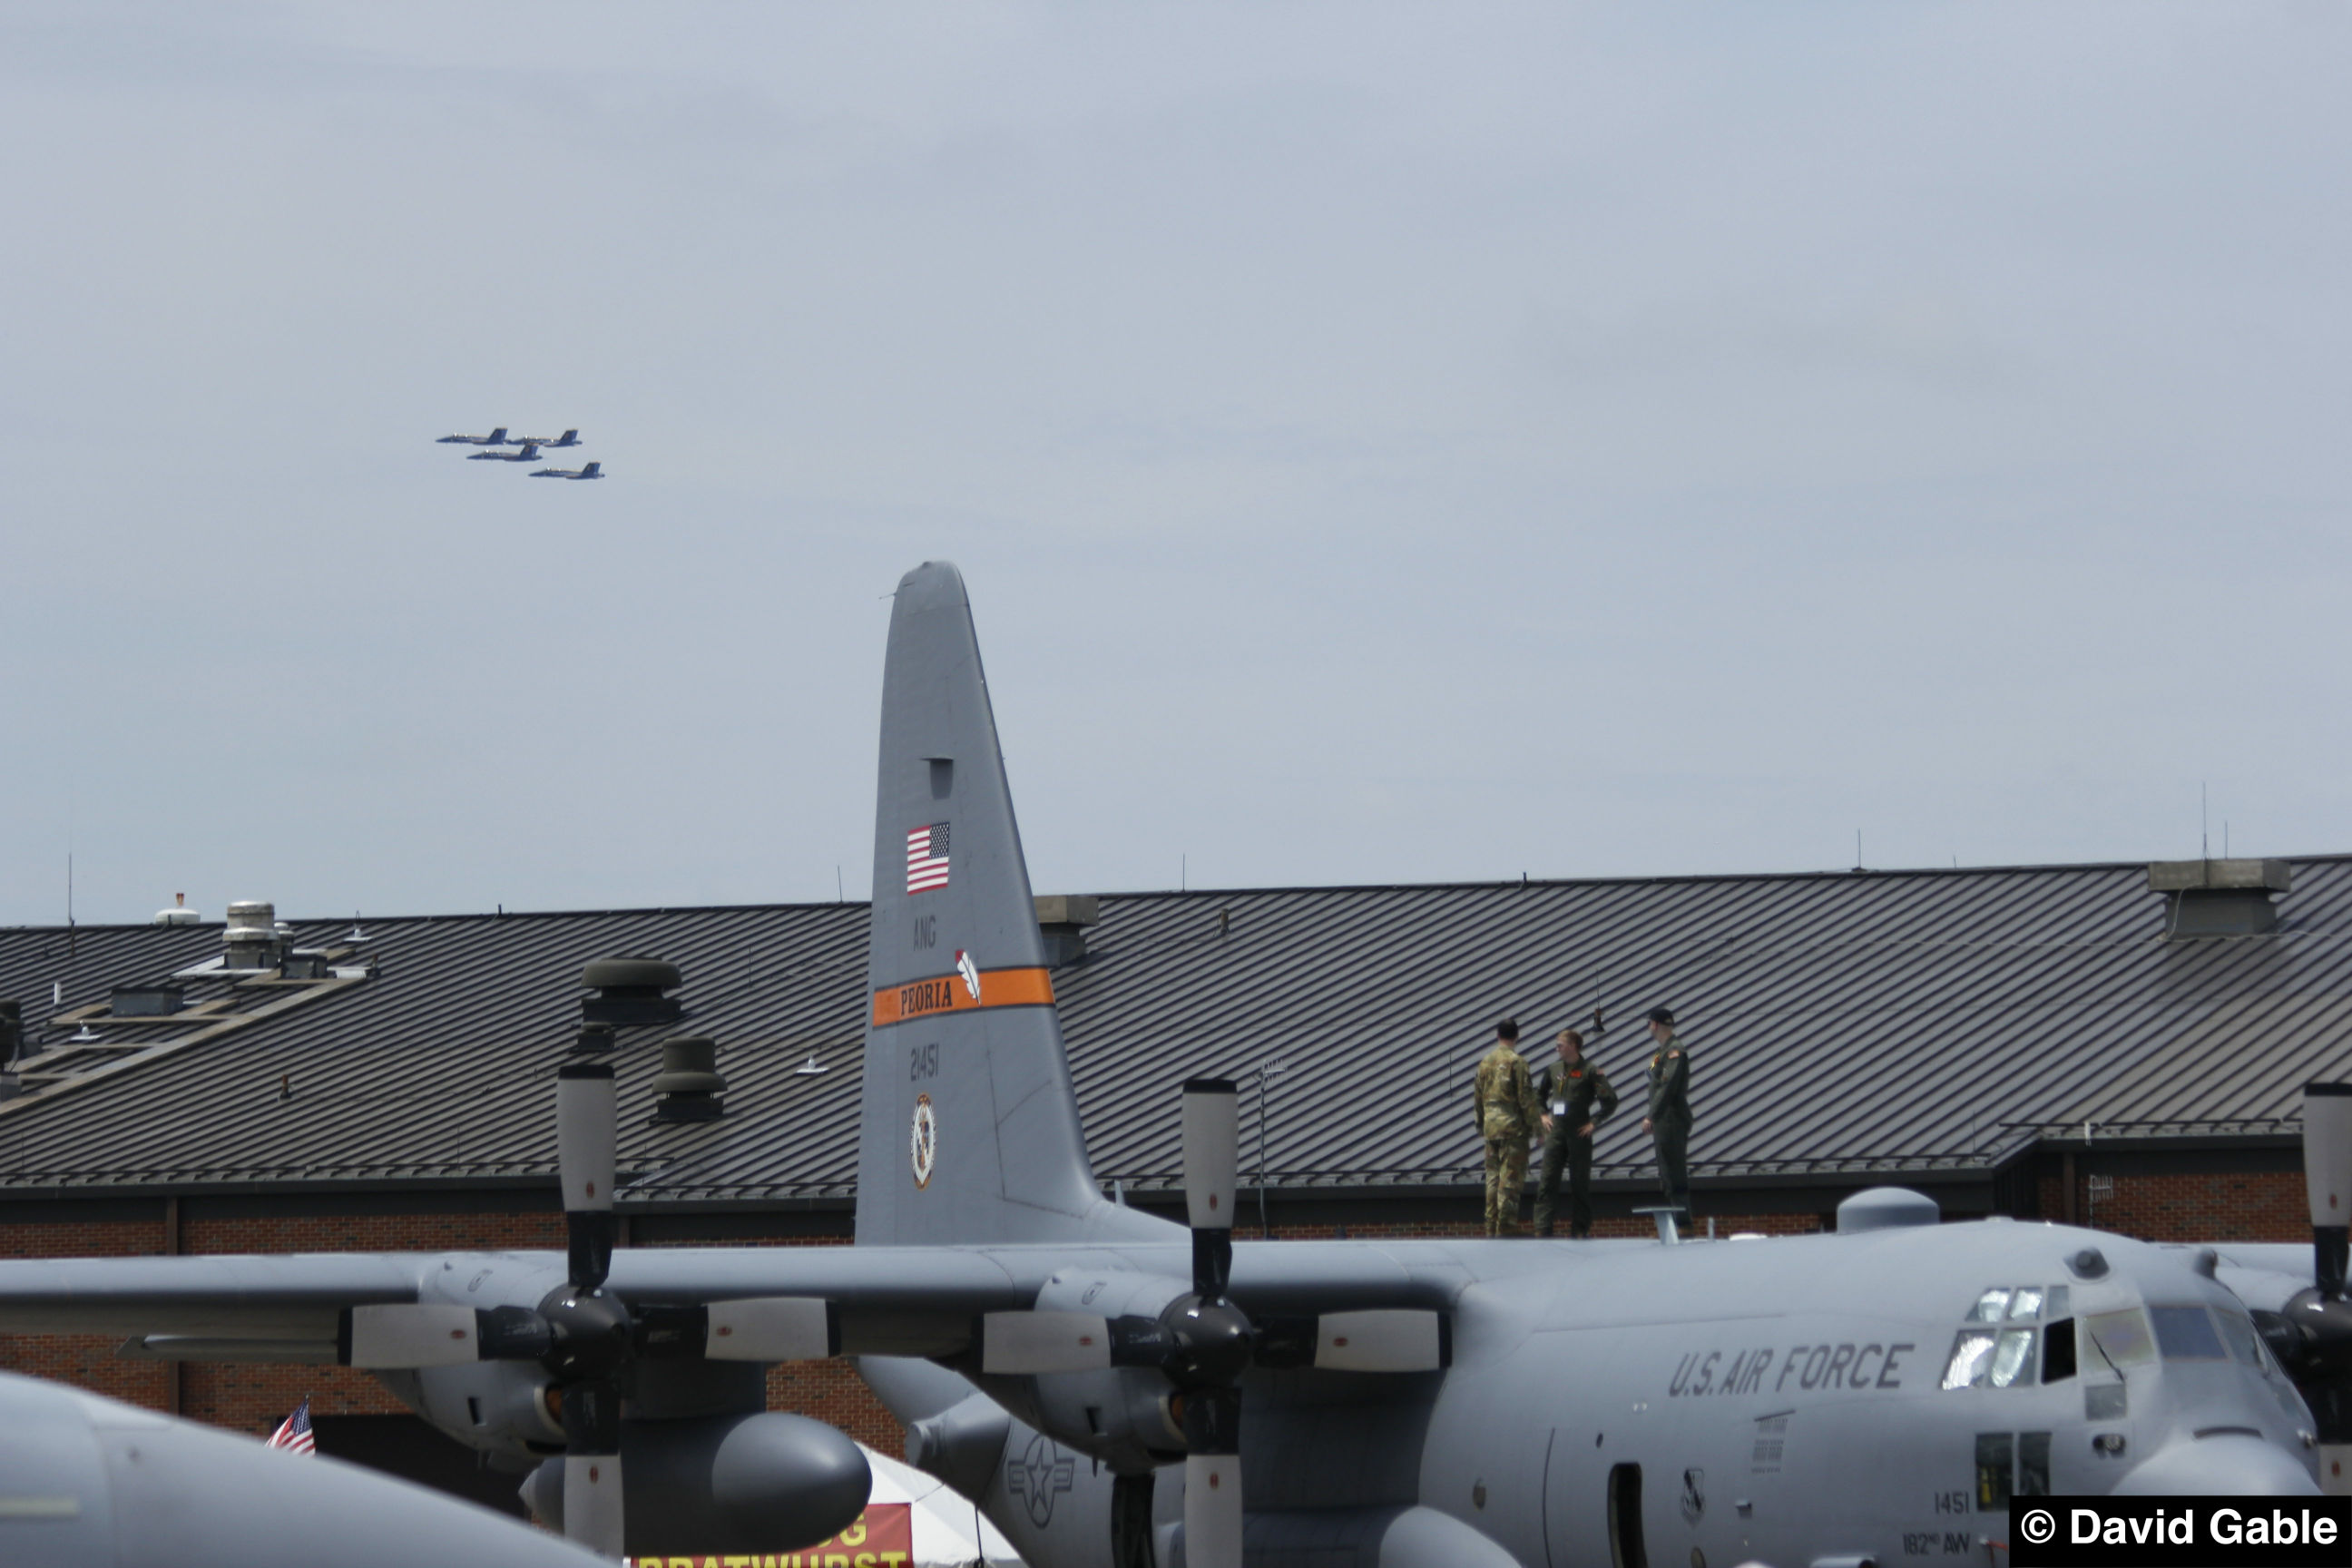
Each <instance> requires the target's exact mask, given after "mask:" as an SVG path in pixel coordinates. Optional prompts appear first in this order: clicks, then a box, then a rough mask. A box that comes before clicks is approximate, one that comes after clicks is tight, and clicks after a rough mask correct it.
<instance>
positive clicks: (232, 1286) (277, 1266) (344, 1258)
mask: <svg viewBox="0 0 2352 1568" xmlns="http://www.w3.org/2000/svg"><path fill="white" fill-rule="evenodd" d="M441 1262H442V1259H441V1258H437V1257H433V1256H427V1255H425V1254H409V1253H368V1252H352V1253H311V1254H295V1255H292V1256H289V1257H278V1258H241V1257H221V1258H26V1259H16V1260H11V1261H8V1262H0V1333H12V1334H188V1335H205V1336H213V1335H217V1336H226V1337H236V1338H250V1339H283V1340H326V1341H332V1340H333V1339H334V1337H335V1320H336V1314H337V1313H338V1312H339V1311H341V1309H343V1308H345V1307H355V1306H362V1305H370V1304H373V1303H377V1302H385V1301H414V1300H416V1299H417V1293H418V1282H419V1280H420V1279H421V1278H422V1277H423V1276H424V1275H425V1274H426V1273H427V1272H428V1271H430V1270H432V1269H434V1268H438V1267H439V1266H440V1264H441Z"/></svg>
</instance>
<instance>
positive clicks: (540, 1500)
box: [522, 1411, 874, 1557]
mask: <svg viewBox="0 0 2352 1568" xmlns="http://www.w3.org/2000/svg"><path fill="white" fill-rule="evenodd" d="M873 1488H874V1472H873V1471H872V1469H871V1468H868V1467H867V1465H866V1456H865V1455H864V1454H863V1453H862V1452H860V1451H859V1449H858V1447H857V1445H856V1443H853V1442H851V1441H850V1440H849V1438H848V1437H846V1436H844V1435H842V1434H841V1433H839V1432H837V1431H835V1430H834V1428H832V1427H830V1426H826V1425H825V1424H824V1422H822V1421H812V1420H810V1419H809V1418H808V1417H807V1416H805V1415H782V1414H781V1413H778V1412H773V1411H771V1412H764V1413H762V1414H760V1415H717V1416H697V1417H692V1418H689V1419H686V1420H679V1421H624V1422H623V1423H622V1424H621V1491H622V1497H621V1506H622V1510H623V1512H624V1515H625V1519H626V1521H627V1531H628V1539H627V1541H626V1542H625V1546H626V1548H627V1551H628V1552H629V1554H630V1555H631V1556H633V1557H634V1556H649V1555H651V1554H653V1553H655V1552H676V1553H682V1554H690V1555H695V1556H701V1555H706V1554H711V1553H719V1554H727V1553H739V1552H788V1551H792V1550H794V1549H796V1548H798V1547H803V1546H806V1545H809V1544H811V1543H812V1542H819V1541H823V1540H824V1539H825V1538H826V1537H827V1536H829V1535H834V1534H837V1533H838V1532H840V1531H842V1530H844V1529H845V1528H846V1527H847V1526H848V1525H849V1524H850V1523H851V1522H852V1521H855V1520H856V1518H857V1515H858V1513H859V1512H860V1510H863V1509H864V1508H865V1507H866V1498H867V1497H868V1496H869V1495H871V1493H872V1491H873ZM522 1498H523V1501H524V1503H525V1504H526V1505H527V1506H528V1507H529V1508H530V1511H531V1514H532V1516H533V1517H534V1518H536V1519H537V1520H538V1521H539V1522H540V1523H541V1524H543V1525H545V1526H546V1527H547V1528H549V1529H551V1530H559V1531H560V1530H562V1528H563V1461H562V1460H561V1459H551V1460H549V1461H548V1462H547V1463H546V1464H543V1465H541V1467H540V1468H538V1469H536V1470H534V1471H532V1472H531V1475H530V1479H528V1480H526V1481H524V1482H523V1485H522Z"/></svg>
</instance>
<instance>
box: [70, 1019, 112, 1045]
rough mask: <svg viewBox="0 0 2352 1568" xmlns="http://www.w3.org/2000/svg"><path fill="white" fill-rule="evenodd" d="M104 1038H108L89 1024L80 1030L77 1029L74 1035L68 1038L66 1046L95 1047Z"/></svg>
mask: <svg viewBox="0 0 2352 1568" xmlns="http://www.w3.org/2000/svg"><path fill="white" fill-rule="evenodd" d="M104 1038H106V1037H105V1036H104V1035H101V1034H100V1033H99V1032H98V1031H97V1030H96V1029H93V1028H91V1027H90V1026H89V1025H88V1024H84V1025H83V1026H81V1027H80V1028H79V1029H76V1030H75V1031H74V1032H73V1033H72V1034H70V1035H68V1036H67V1037H66V1044H68V1045H69V1046H94V1045H96V1044H98V1043H99V1042H100V1040H103V1039H104Z"/></svg>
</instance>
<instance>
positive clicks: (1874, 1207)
mask: <svg viewBox="0 0 2352 1568" xmlns="http://www.w3.org/2000/svg"><path fill="white" fill-rule="evenodd" d="M1943 1217H1944V1211H1943V1210H1942V1209H1939V1208H1937V1206H1936V1200H1935V1199H1933V1198H1931V1197H1929V1196H1928V1195H1927V1194H1925V1193H1915V1192H1913V1191H1912V1190H1911V1189H1910V1188H1908V1187H1866V1188H1864V1190H1862V1191H1861V1192H1858V1193H1856V1194H1853V1196H1852V1197H1850V1198H1848V1199H1846V1201H1845V1202H1843V1203H1842V1204H1840V1205H1838V1206H1837V1233H1838V1234H1839V1235H1840V1236H1857V1235H1860V1234H1861V1233H1862V1232H1864V1231H1866V1230H1895V1229H1897V1228H1899V1227H1901V1226H1906V1225H1935V1224H1937V1223H1938V1222H1940V1221H1941V1220H1942V1219H1943Z"/></svg>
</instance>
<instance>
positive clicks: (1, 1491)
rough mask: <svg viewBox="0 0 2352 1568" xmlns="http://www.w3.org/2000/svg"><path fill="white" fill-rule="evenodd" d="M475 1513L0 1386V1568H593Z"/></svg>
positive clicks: (370, 1480) (261, 1450)
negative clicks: (70, 1567) (17, 1567)
mask: <svg viewBox="0 0 2352 1568" xmlns="http://www.w3.org/2000/svg"><path fill="white" fill-rule="evenodd" d="M597 1561H598V1560H597V1559H596V1558H594V1557H593V1556H591V1555H589V1554H588V1553H586V1552H582V1551H580V1550H579V1549H577V1548H575V1547H573V1546H572V1545H571V1544H570V1543H568V1542H564V1541H562V1540H560V1539H558V1538H556V1537H554V1536H551V1535H547V1534H544V1533H542V1532H541V1531H535V1530H532V1529H530V1527H529V1526H527V1525H523V1524H520V1523H518V1522H517V1521H513V1520H510V1519H503V1518H501V1517H499V1515H497V1514H494V1513H492V1512H490V1511H489V1510H487V1509H479V1508H475V1507H474V1506H472V1505H471V1504H468V1503H463V1502H459V1501H457V1500H456V1499H454V1498H449V1497H444V1496H442V1495H441V1494H439V1493H436V1492H431V1491H427V1490H425V1489H424V1488H422V1487H413V1486H410V1485H408V1484H406V1483H405V1482H402V1481H396V1480H394V1479H390V1478H389V1477H384V1476H379V1475H376V1474H374V1473H373V1472H372V1471H367V1470H362V1469H360V1468H357V1467H355V1466H352V1465H345V1464H341V1463H339V1462H338V1461H336V1460H333V1459H323V1458H317V1457H315V1456H303V1455H295V1454H282V1453H275V1452H272V1451H271V1450H270V1449H268V1448H266V1447H263V1446H262V1445H261V1444H259V1443H257V1442H254V1441H253V1440H252V1439H250V1438H247V1437H238V1436H232V1435H230V1434H228V1433H226V1432H220V1431H215V1430H212V1429H210V1428H206V1427H203V1426H196V1425H194V1424H193V1423H190V1422H185V1421H176V1420H173V1419H172V1418H170V1417H168V1416H163V1415H156V1414H154V1413H153V1412H152V1411H146V1410H140V1409H135V1408H133V1407H131V1406H130V1405H118V1404H116V1403H115V1402H114V1401H112V1400H110V1399H101V1398H98V1397H96V1396H95V1395H91V1394H83V1393H81V1392H80V1391H79V1390H76V1389H69V1388H62V1387H59V1386H57V1385H55V1384H42V1383H37V1382H35V1381H33V1380H32V1379H29V1378H22V1377H15V1376H10V1375H7V1374H5V1373H0V1563H83V1564H90V1565H92V1568H128V1565H131V1564H137V1563H173V1564H175V1565H176V1568H307V1565H310V1564H315V1563H320V1562H332V1563H337V1564H339V1565H341V1568H415V1564H417V1563H499V1565H500V1568H596V1563H597Z"/></svg>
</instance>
